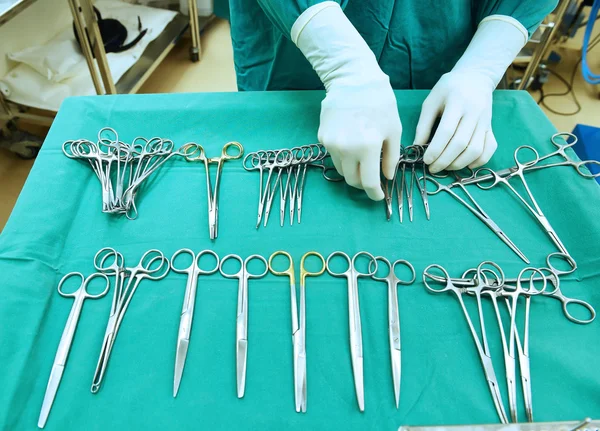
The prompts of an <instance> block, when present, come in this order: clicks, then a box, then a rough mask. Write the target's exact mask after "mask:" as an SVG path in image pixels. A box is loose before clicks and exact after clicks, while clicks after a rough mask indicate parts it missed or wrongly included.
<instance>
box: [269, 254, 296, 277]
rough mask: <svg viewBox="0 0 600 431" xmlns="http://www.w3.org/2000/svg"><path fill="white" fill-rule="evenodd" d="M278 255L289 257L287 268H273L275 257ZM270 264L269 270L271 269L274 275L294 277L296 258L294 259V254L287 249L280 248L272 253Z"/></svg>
mask: <svg viewBox="0 0 600 431" xmlns="http://www.w3.org/2000/svg"><path fill="white" fill-rule="evenodd" d="M277 256H285V257H286V258H287V259H288V262H289V266H288V267H287V269H286V270H284V271H277V270H276V269H275V268H273V259H274V258H275V257H277ZM268 266H269V271H271V274H273V275H287V276H288V277H290V278H292V279H293V278H294V260H293V259H292V256H291V255H290V254H289V253H288V252H287V251H283V250H279V251H276V252H274V253H273V254H271V256H270V257H269V262H268Z"/></svg>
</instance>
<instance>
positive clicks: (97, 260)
mask: <svg viewBox="0 0 600 431" xmlns="http://www.w3.org/2000/svg"><path fill="white" fill-rule="evenodd" d="M110 257H114V260H113V261H112V262H111V263H110V265H106V260H107V259H108V258H110ZM124 266H125V259H124V258H123V255H122V254H121V253H119V252H118V251H117V250H115V249H114V248H112V247H104V248H102V249H100V250H98V252H97V253H96V255H95V256H94V268H96V271H100V272H104V271H108V270H118V269H119V268H123V267H124Z"/></svg>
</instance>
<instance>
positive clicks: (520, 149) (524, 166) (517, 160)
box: [514, 145, 540, 172]
mask: <svg viewBox="0 0 600 431" xmlns="http://www.w3.org/2000/svg"><path fill="white" fill-rule="evenodd" d="M526 152H531V153H533V155H534V158H533V159H528V160H527V161H525V162H523V161H521V158H520V157H519V153H520V154H524V153H526ZM521 157H522V156H521ZM514 160H515V164H516V166H517V171H516V172H519V171H520V172H523V170H525V169H527V168H529V167H531V166H534V165H536V164H537V163H538V162H539V161H540V153H538V151H537V150H536V149H535V148H533V147H532V146H531V145H521V146H519V147H517V149H516V150H515V154H514Z"/></svg>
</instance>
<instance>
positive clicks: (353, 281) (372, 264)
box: [326, 251, 377, 412]
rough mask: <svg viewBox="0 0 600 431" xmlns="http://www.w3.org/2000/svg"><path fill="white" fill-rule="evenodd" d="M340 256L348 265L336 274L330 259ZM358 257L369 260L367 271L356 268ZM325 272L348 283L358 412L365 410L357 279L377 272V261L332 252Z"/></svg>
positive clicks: (364, 254) (361, 254)
mask: <svg viewBox="0 0 600 431" xmlns="http://www.w3.org/2000/svg"><path fill="white" fill-rule="evenodd" d="M336 256H341V257H343V258H344V259H345V260H346V262H347V263H348V268H347V269H346V270H345V271H342V272H337V271H335V270H333V269H332V265H331V259H332V258H334V257H336ZM360 256H366V257H367V258H369V259H370V261H369V271H368V272H360V271H359V270H358V269H357V268H356V265H355V264H356V260H357V258H359V257H360ZM326 267H327V272H328V273H329V274H331V275H332V276H334V277H344V278H346V280H347V282H348V322H349V331H350V354H351V358H352V373H353V374H354V390H355V391H356V399H357V401H358V408H359V409H360V411H361V412H362V411H364V410H365V386H364V379H363V342H362V326H361V323H360V306H359V300H358V278H359V277H371V276H372V275H373V274H375V273H376V272H377V261H376V260H375V257H373V256H372V255H371V254H370V253H367V252H366V251H360V252H358V253H356V254H355V255H354V257H353V258H350V256H348V255H347V254H346V253H344V252H342V251H334V252H333V253H331V254H330V255H329V257H328V258H327V262H326Z"/></svg>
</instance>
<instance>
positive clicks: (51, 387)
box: [38, 364, 65, 428]
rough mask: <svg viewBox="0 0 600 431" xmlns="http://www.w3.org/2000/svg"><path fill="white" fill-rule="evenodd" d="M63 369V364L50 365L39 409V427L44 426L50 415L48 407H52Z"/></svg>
mask: <svg viewBox="0 0 600 431" xmlns="http://www.w3.org/2000/svg"><path fill="white" fill-rule="evenodd" d="M64 370H65V367H64V365H58V364H54V365H52V370H51V371H50V378H49V379H48V386H47V387H46V393H45V394H44V401H43V402H42V410H41V411H40V417H39V419H38V427H39V428H44V427H45V426H46V421H47V420H48V416H49V415H50V409H52V403H53V402H54V398H55V397H56V392H57V391H58V385H59V384H60V380H61V378H62V375H63V371H64Z"/></svg>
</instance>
